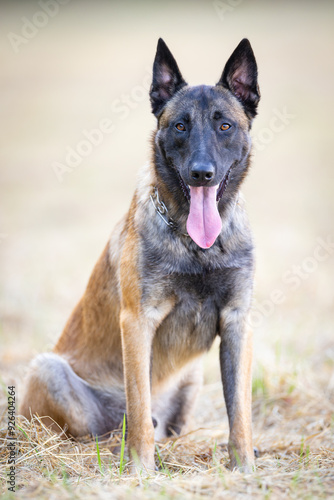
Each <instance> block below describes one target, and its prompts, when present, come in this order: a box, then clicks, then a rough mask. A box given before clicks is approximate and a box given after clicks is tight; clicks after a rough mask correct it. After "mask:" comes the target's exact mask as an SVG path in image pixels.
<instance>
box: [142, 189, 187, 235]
mask: <svg viewBox="0 0 334 500" xmlns="http://www.w3.org/2000/svg"><path fill="white" fill-rule="evenodd" d="M150 199H151V202H152V205H153V206H154V209H155V211H156V213H157V214H158V215H159V217H160V218H161V219H162V220H163V221H164V223H165V224H166V226H168V227H170V228H171V230H172V231H177V230H178V225H177V223H176V222H175V221H174V220H173V219H172V218H171V217H169V215H168V208H167V207H166V205H165V204H164V202H163V201H162V200H160V198H159V191H158V188H157V187H156V186H155V187H154V188H153V193H152V194H151V195H150ZM181 234H182V235H183V236H189V235H188V234H186V233H181Z"/></svg>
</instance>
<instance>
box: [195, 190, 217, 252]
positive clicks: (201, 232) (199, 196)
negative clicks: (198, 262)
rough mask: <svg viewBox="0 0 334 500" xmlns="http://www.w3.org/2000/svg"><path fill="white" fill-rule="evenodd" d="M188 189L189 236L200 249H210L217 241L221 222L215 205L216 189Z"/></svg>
mask: <svg viewBox="0 0 334 500" xmlns="http://www.w3.org/2000/svg"><path fill="white" fill-rule="evenodd" d="M189 187H190V211H189V216H188V220H187V231H188V234H189V236H190V237H191V238H192V239H193V240H194V242H195V243H197V245H198V246H200V247H201V248H210V247H211V246H212V245H213V244H214V242H215V241H216V239H217V236H218V235H219V233H220V231H221V228H222V221H221V218H220V215H219V212H218V208H217V203H216V193H217V187H218V186H213V187H192V186H189Z"/></svg>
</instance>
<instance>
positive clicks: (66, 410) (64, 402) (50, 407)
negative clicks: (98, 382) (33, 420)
mask: <svg viewBox="0 0 334 500" xmlns="http://www.w3.org/2000/svg"><path fill="white" fill-rule="evenodd" d="M124 412H125V396H124V393H121V391H119V394H116V391H114V393H113V394H112V393H110V394H107V393H103V392H102V391H98V390H96V389H94V388H93V387H91V386H90V385H89V384H88V383H87V382H85V381H84V380H83V379H82V378H80V377H79V376H78V375H76V373H75V372H74V371H73V370H72V368H71V367H70V365H69V364H68V362H67V361H66V360H65V359H63V358H62V357H61V356H59V355H57V354H54V353H46V354H41V355H39V356H37V357H36V358H35V359H34V360H33V362H32V364H31V368H30V373H29V375H28V383H27V389H26V393H25V395H24V398H23V402H22V404H21V407H20V413H21V414H22V415H24V416H25V417H27V418H29V419H30V417H31V415H33V414H37V415H39V416H40V417H45V418H43V422H44V423H45V424H46V425H47V426H49V425H50V426H51V427H52V428H53V429H54V430H55V431H58V432H59V431H60V429H61V428H65V429H67V432H68V433H69V434H70V435H72V436H83V435H85V434H93V435H102V434H105V433H106V432H108V431H111V430H113V429H115V428H117V427H118V425H119V424H120V422H121V421H122V417H123V413H124ZM54 422H56V424H55V423H54ZM57 424H58V425H57Z"/></svg>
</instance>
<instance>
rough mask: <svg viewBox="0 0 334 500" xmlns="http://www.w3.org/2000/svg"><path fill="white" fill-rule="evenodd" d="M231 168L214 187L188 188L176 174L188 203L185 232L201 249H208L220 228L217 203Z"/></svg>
mask: <svg viewBox="0 0 334 500" xmlns="http://www.w3.org/2000/svg"><path fill="white" fill-rule="evenodd" d="M231 169H232V167H230V168H229V170H228V171H227V172H226V174H225V176H224V178H223V180H222V181H221V182H220V183H219V184H216V185H215V186H210V187H208V186H198V187H194V186H188V185H187V184H186V183H185V182H184V180H183V179H182V177H181V175H180V174H179V173H178V176H179V181H180V185H181V188H182V191H183V193H184V195H185V197H186V198H187V200H188V201H189V203H190V208H189V215H188V219H187V231H188V234H189V236H190V237H191V239H192V240H194V242H195V243H196V244H197V245H198V246H199V247H201V248H205V249H206V248H210V247H211V246H212V245H213V244H214V242H215V241H216V239H217V237H218V235H219V234H220V231H221V228H222V221H221V218H220V214H219V212H218V202H219V200H220V199H221V197H222V196H223V194H224V192H225V190H226V187H227V184H228V181H229V176H230V173H231Z"/></svg>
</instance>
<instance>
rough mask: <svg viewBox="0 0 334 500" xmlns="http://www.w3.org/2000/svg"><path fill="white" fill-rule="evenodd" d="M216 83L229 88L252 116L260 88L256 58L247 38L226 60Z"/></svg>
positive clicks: (258, 98)
mask: <svg viewBox="0 0 334 500" xmlns="http://www.w3.org/2000/svg"><path fill="white" fill-rule="evenodd" d="M217 85H222V86H223V87H226V88H227V89H229V90H230V91H231V92H232V93H233V94H234V95H235V97H236V98H237V99H238V100H239V101H240V102H241V103H242V104H243V106H244V108H245V110H246V112H247V113H248V114H249V115H250V116H251V117H252V118H253V117H254V116H255V115H256V108H257V105H258V102H259V100H260V90H259V87H258V84H257V65H256V60H255V57H254V53H253V50H252V47H251V44H250V43H249V41H248V40H247V38H244V39H243V40H241V42H240V43H239V45H238V47H237V48H236V49H235V51H234V52H233V54H232V55H231V57H230V58H229V60H228V61H227V63H226V65H225V68H224V71H223V74H222V76H221V78H220V80H219V82H218V83H217Z"/></svg>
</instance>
